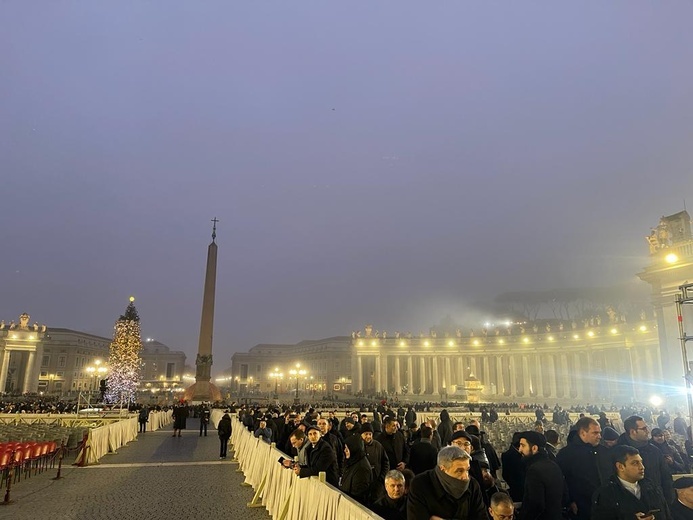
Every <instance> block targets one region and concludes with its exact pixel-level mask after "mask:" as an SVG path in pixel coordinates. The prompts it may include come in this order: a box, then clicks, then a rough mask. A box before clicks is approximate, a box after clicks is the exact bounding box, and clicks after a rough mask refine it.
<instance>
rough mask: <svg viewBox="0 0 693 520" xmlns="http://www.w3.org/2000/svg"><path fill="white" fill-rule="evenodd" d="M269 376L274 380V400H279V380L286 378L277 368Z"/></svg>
mask: <svg viewBox="0 0 693 520" xmlns="http://www.w3.org/2000/svg"><path fill="white" fill-rule="evenodd" d="M269 376H270V377H271V378H273V379H274V399H279V380H280V379H281V378H282V377H284V374H282V373H281V372H280V371H279V369H278V368H275V369H274V370H273V371H272V372H270V375H269Z"/></svg>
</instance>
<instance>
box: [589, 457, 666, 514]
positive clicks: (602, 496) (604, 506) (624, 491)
mask: <svg viewBox="0 0 693 520" xmlns="http://www.w3.org/2000/svg"><path fill="white" fill-rule="evenodd" d="M611 454H612V456H613V459H614V461H615V463H614V466H615V470H616V474H615V475H612V476H611V478H610V479H609V482H608V484H606V485H604V486H602V487H600V488H599V489H597V491H595V493H594V496H593V498H592V520H633V519H638V520H671V512H670V510H669V506H668V505H667V502H666V500H665V499H664V495H663V494H662V491H661V490H660V489H659V487H658V486H657V485H655V483H654V482H652V481H651V480H649V479H647V478H645V467H644V466H643V461H642V457H641V456H640V453H638V450H637V449H635V448H633V447H632V446H628V445H623V444H622V445H619V446H615V447H614V448H612V449H611Z"/></svg>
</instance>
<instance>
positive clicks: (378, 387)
mask: <svg viewBox="0 0 693 520" xmlns="http://www.w3.org/2000/svg"><path fill="white" fill-rule="evenodd" d="M380 358H381V355H380V354H377V355H376V356H375V392H376V393H378V392H380V391H381V390H382V380H381V379H380V376H381V375H382V373H381V361H380Z"/></svg>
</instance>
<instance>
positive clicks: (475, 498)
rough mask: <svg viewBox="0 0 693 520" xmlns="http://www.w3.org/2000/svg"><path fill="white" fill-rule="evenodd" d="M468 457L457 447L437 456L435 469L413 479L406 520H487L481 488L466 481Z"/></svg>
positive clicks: (452, 447)
mask: <svg viewBox="0 0 693 520" xmlns="http://www.w3.org/2000/svg"><path fill="white" fill-rule="evenodd" d="M470 460H471V457H470V456H469V454H468V453H467V452H466V451H464V450H462V449H461V448H458V447H457V446H447V447H445V448H443V449H442V450H440V451H439V452H438V461H437V464H438V465H437V466H436V467H435V468H434V469H431V470H428V471H425V472H424V473H421V474H420V475H417V476H416V477H414V480H413V481H412V483H411V488H410V489H409V495H408V497H407V500H408V503H407V519H408V520H422V519H428V518H431V517H433V516H435V517H439V518H460V519H464V520H487V518H488V517H487V515H486V509H485V507H484V501H483V499H482V497H481V488H480V487H479V484H477V482H476V481H475V480H474V479H471V478H470V477H469V462H470Z"/></svg>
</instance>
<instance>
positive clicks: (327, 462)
mask: <svg viewBox="0 0 693 520" xmlns="http://www.w3.org/2000/svg"><path fill="white" fill-rule="evenodd" d="M306 433H307V435H308V441H309V442H310V446H308V447H307V448H306V461H307V464H306V465H305V466H299V465H296V467H295V468H294V472H295V473H296V474H297V475H298V476H299V477H301V478H304V477H312V476H316V477H317V476H318V474H319V473H320V472H321V471H324V472H325V474H326V480H327V482H328V483H330V484H332V485H333V486H335V487H337V486H339V475H338V474H337V455H335V452H334V450H333V449H332V447H331V446H330V445H329V444H327V441H325V440H324V439H322V438H321V436H320V430H319V429H318V427H317V426H310V427H308V429H307V430H306Z"/></svg>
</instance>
